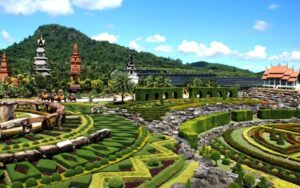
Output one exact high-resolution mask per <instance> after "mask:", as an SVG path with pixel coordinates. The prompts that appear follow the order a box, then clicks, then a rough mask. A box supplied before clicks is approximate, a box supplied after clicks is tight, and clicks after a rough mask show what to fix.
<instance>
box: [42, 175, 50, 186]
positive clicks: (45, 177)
mask: <svg viewBox="0 0 300 188" xmlns="http://www.w3.org/2000/svg"><path fill="white" fill-rule="evenodd" d="M50 182H51V178H50V177H49V176H43V177H42V180H41V183H42V184H49V183H50Z"/></svg>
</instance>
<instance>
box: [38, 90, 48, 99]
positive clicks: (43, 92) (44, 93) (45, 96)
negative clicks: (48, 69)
mask: <svg viewBox="0 0 300 188" xmlns="http://www.w3.org/2000/svg"><path fill="white" fill-rule="evenodd" d="M40 99H41V100H42V101H49V99H50V94H49V93H48V92H47V90H45V89H44V90H43V91H42V93H41V95H40Z"/></svg>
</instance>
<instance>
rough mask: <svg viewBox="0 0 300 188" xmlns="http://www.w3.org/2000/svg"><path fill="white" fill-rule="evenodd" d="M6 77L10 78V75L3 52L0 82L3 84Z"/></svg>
mask: <svg viewBox="0 0 300 188" xmlns="http://www.w3.org/2000/svg"><path fill="white" fill-rule="evenodd" d="M8 76H10V75H9V69H8V63H7V57H6V54H5V52H4V53H3V55H2V59H1V65H0V81H1V82H3V81H4V80H5V78H6V77H8Z"/></svg>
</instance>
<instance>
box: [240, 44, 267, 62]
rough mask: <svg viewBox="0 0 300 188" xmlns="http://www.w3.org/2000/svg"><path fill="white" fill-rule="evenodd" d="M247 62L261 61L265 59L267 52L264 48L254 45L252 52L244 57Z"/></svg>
mask: <svg viewBox="0 0 300 188" xmlns="http://www.w3.org/2000/svg"><path fill="white" fill-rule="evenodd" d="M244 58H245V59H249V60H263V59H266V58H267V52H266V47H265V46H260V45H256V46H255V47H254V49H253V50H252V51H249V52H247V53H246V54H245V56H244Z"/></svg>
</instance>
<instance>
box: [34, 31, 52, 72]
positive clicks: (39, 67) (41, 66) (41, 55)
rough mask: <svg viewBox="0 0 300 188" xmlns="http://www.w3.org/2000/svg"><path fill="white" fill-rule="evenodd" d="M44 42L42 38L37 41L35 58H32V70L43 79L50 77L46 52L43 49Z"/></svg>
mask: <svg viewBox="0 0 300 188" xmlns="http://www.w3.org/2000/svg"><path fill="white" fill-rule="evenodd" d="M44 46H45V40H44V39H43V36H42V35H41V37H40V38H39V39H38V40H37V49H36V56H35V57H34V63H33V64H34V66H35V67H34V70H35V72H36V73H37V74H38V73H40V74H42V75H43V76H45V77H48V76H51V74H50V71H51V69H50V68H49V64H48V58H47V57H46V51H45V49H44Z"/></svg>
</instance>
